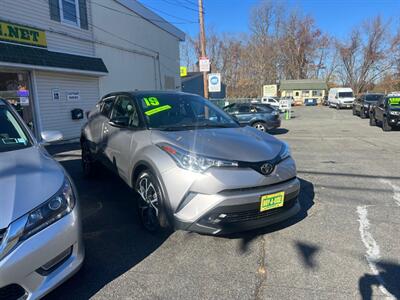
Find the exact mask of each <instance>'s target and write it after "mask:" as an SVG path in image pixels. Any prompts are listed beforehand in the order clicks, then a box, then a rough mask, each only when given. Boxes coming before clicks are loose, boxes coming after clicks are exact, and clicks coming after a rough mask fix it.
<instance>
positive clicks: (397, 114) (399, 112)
mask: <svg viewBox="0 0 400 300" xmlns="http://www.w3.org/2000/svg"><path fill="white" fill-rule="evenodd" d="M390 114H391V115H392V116H400V111H391V112H390Z"/></svg>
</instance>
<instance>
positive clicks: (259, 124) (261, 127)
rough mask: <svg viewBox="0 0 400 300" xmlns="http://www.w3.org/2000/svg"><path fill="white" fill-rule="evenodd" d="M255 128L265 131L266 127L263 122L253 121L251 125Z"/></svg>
mask: <svg viewBox="0 0 400 300" xmlns="http://www.w3.org/2000/svg"><path fill="white" fill-rule="evenodd" d="M251 126H252V127H254V128H255V129H257V130H259V131H262V132H267V127H266V126H265V124H264V123H262V122H255V123H254V124H253V125H251Z"/></svg>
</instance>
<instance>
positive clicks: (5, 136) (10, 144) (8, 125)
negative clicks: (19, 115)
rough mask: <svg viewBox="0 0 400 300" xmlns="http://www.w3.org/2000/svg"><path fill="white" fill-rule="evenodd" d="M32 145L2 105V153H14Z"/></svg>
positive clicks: (0, 144) (0, 139)
mask: <svg viewBox="0 0 400 300" xmlns="http://www.w3.org/2000/svg"><path fill="white" fill-rule="evenodd" d="M30 145H31V143H30V141H29V138H28V135H27V134H26V133H25V131H24V130H23V128H22V127H21V126H20V124H19V123H18V121H17V119H16V118H15V117H14V116H13V114H12V113H11V111H10V110H9V109H8V108H7V107H6V106H4V105H0V152H5V151H13V150H18V149H22V148H26V147H29V146H30Z"/></svg>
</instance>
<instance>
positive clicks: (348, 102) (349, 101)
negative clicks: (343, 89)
mask: <svg viewBox="0 0 400 300" xmlns="http://www.w3.org/2000/svg"><path fill="white" fill-rule="evenodd" d="M343 102H344V103H346V104H351V103H353V101H352V100H348V101H343Z"/></svg>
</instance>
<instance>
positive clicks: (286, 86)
mask: <svg viewBox="0 0 400 300" xmlns="http://www.w3.org/2000/svg"><path fill="white" fill-rule="evenodd" d="M327 89H328V86H327V84H326V82H325V81H324V80H312V79H301V80H282V81H281V84H280V90H281V91H293V90H327Z"/></svg>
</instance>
